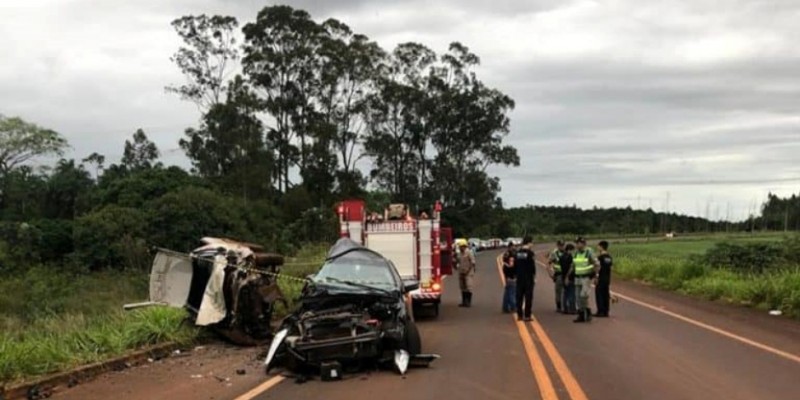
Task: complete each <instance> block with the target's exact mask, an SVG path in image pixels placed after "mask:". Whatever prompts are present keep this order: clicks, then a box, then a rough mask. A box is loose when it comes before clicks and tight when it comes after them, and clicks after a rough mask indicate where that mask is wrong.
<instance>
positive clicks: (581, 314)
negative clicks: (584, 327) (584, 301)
mask: <svg viewBox="0 0 800 400" xmlns="http://www.w3.org/2000/svg"><path fill="white" fill-rule="evenodd" d="M572 322H576V323H581V322H586V310H579V311H578V318H575V320H574V321H572Z"/></svg>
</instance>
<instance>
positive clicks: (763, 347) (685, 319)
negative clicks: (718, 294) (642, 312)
mask: <svg viewBox="0 0 800 400" xmlns="http://www.w3.org/2000/svg"><path fill="white" fill-rule="evenodd" d="M613 293H614V294H616V295H617V296H619V297H620V298H622V299H625V300H627V301H629V302H631V303H634V304H637V305H640V306H642V307H645V308H649V309H651V310H653V311H657V312H660V313H662V314H665V315H669V316H670V317H672V318H676V319H679V320H681V321H683V322H686V323H689V324H692V325H694V326H697V327H700V328H703V329H706V330H709V331H711V332H714V333H717V334H720V335H722V336H725V337H727V338H730V339H733V340H736V341H738V342H741V343H744V344H747V345H750V346H753V347H755V348H757V349H761V350H764V351H766V352H769V353H772V354H775V355H777V356H779V357H783V358H785V359H787V360H790V361H794V362H796V363H800V356H797V355H795V354H791V353H788V352H785V351H783V350H778V349H776V348H774V347H770V346H767V345H765V344H763V343H759V342H756V341H755V340H751V339H748V338H746V337H742V336H739V335H737V334H734V333H731V332H728V331H726V330H724V329H721V328H717V327H715V326H712V325H709V324H706V323H703V322H700V321H697V320H695V319H691V318H689V317H686V316H683V315H681V314H678V313H675V312H672V311H669V310H665V309H663V308H661V307H657V306H654V305H652V304H649V303H646V302H644V301H641V300H637V299H634V298H632V297H630V296H626V295H623V294H621V293H619V292H613Z"/></svg>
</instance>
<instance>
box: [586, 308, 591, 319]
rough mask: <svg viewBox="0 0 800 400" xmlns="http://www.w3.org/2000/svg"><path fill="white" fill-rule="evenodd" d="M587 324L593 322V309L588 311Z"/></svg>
mask: <svg viewBox="0 0 800 400" xmlns="http://www.w3.org/2000/svg"><path fill="white" fill-rule="evenodd" d="M586 322H592V309H591V308H587V309H586Z"/></svg>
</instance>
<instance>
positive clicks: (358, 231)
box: [337, 200, 454, 316]
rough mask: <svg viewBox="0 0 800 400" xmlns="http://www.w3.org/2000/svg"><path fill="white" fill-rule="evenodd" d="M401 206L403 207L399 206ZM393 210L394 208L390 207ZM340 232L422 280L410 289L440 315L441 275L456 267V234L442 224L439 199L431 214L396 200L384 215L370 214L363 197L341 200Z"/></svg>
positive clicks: (404, 274)
mask: <svg viewBox="0 0 800 400" xmlns="http://www.w3.org/2000/svg"><path fill="white" fill-rule="evenodd" d="M398 206H400V208H402V209H403V210H404V211H402V212H401V213H397V212H393V211H394V210H398V209H399V208H398ZM390 210H392V211H390ZM337 211H338V214H339V226H340V231H339V233H340V236H341V237H349V238H350V239H352V240H354V241H356V242H358V243H360V244H362V245H364V246H365V247H367V248H369V249H371V250H374V251H376V252H378V253H380V254H382V255H383V256H384V257H386V258H388V259H389V260H391V261H392V263H394V266H395V268H397V272H398V273H400V276H401V277H403V278H407V279H416V280H419V283H420V288H419V289H418V290H415V291H413V292H411V299H412V302H413V303H414V305H415V306H429V307H432V308H433V313H434V315H437V316H438V315H439V303H441V299H442V290H443V288H444V287H443V285H442V277H443V276H445V275H451V274H452V270H453V251H454V249H453V235H452V230H451V229H450V228H442V227H441V226H440V213H441V211H442V206H441V204H440V203H439V202H437V203H436V205H435V206H434V208H433V213H432V215H430V216H423V217H422V218H419V217H416V218H415V217H411V216H410V214H409V213H408V211H407V207H405V206H402V205H396V204H393V205H391V206H390V207H389V209H387V210H386V211H385V212H384V213H383V215H377V214H375V213H371V215H368V213H367V211H366V209H365V203H364V201H363V200H345V201H343V202H341V203H340V204H339V207H338V210H337Z"/></svg>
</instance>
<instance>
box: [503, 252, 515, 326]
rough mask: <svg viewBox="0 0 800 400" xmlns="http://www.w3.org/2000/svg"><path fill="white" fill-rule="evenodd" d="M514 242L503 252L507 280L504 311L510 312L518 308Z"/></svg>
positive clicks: (504, 272) (504, 275)
mask: <svg viewBox="0 0 800 400" xmlns="http://www.w3.org/2000/svg"><path fill="white" fill-rule="evenodd" d="M513 260H514V244H513V243H509V244H508V249H507V250H506V252H505V253H504V254H503V277H504V278H505V280H506V287H505V291H504V292H503V313H505V314H508V313H511V312H514V311H516V309H517V273H516V271H514V261H513Z"/></svg>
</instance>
